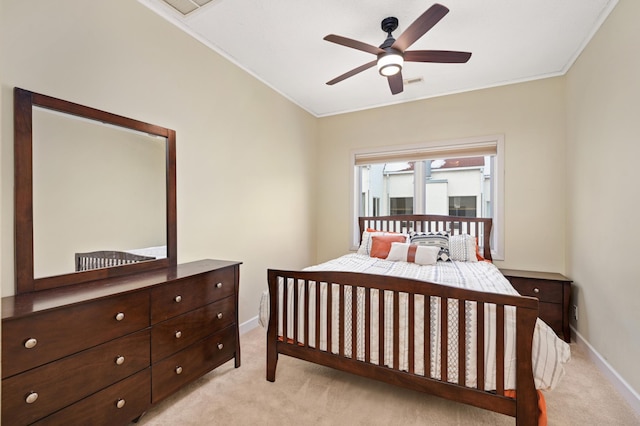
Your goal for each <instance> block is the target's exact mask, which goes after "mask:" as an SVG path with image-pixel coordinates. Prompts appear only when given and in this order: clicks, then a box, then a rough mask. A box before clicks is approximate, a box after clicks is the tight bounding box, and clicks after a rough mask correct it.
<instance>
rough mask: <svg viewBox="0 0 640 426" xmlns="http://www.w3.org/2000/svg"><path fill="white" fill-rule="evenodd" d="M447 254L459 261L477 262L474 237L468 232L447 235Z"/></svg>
mask: <svg viewBox="0 0 640 426" xmlns="http://www.w3.org/2000/svg"><path fill="white" fill-rule="evenodd" d="M449 256H450V257H451V260H457V261H459V262H477V261H478V258H477V257H476V237H474V236H472V235H469V234H457V235H451V236H449Z"/></svg>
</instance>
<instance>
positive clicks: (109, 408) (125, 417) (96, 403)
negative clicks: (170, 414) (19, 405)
mask: <svg viewBox="0 0 640 426" xmlns="http://www.w3.org/2000/svg"><path fill="white" fill-rule="evenodd" d="M119 405H120V407H119ZM150 405H151V369H150V368H147V369H145V370H142V371H140V372H138V373H136V374H135V375H133V376H131V377H129V378H127V379H124V380H122V381H120V382H118V383H116V384H114V385H112V386H109V387H108V388H106V389H104V390H102V391H100V392H97V393H95V394H93V395H91V396H89V397H87V398H85V399H83V400H81V401H79V402H77V403H75V404H73V405H71V406H69V407H67V408H65V409H63V410H60V411H58V412H56V413H55V414H52V415H50V416H48V417H45V418H44V419H42V420H40V421H38V422H36V423H35V424H36V425H38V426H45V425H52V426H53V425H82V424H83V425H92V426H112V425H126V424H129V423H130V422H131V421H132V420H133V419H135V418H136V417H138V416H140V415H141V414H143V413H144V412H145V411H147V409H148V407H149V406H150Z"/></svg>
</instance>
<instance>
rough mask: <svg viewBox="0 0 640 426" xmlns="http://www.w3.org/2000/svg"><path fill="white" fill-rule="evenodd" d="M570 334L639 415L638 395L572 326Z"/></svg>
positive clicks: (639, 397) (639, 403) (639, 400)
mask: <svg viewBox="0 0 640 426" xmlns="http://www.w3.org/2000/svg"><path fill="white" fill-rule="evenodd" d="M571 334H572V337H573V338H574V340H575V342H576V344H577V345H580V346H581V347H583V348H584V349H586V352H587V354H588V356H589V359H590V360H591V361H592V362H593V363H594V364H595V365H596V367H598V370H600V371H601V372H602V374H604V375H605V377H606V378H607V380H609V382H610V383H611V384H612V385H613V387H614V388H615V389H616V390H617V391H618V393H620V395H621V396H622V397H623V398H624V400H625V401H627V403H628V404H629V405H630V406H631V408H632V409H633V410H634V411H635V412H636V413H638V414H640V394H638V392H636V391H635V390H634V389H633V388H632V387H631V386H630V385H629V383H627V382H626V380H624V379H623V378H622V377H621V376H620V375H619V374H618V372H617V371H616V370H614V369H613V367H612V366H611V364H609V363H608V362H607V360H606V359H604V358H603V357H602V355H600V354H599V353H598V351H596V350H595V348H594V347H593V346H591V344H590V343H589V342H588V341H587V340H586V339H585V338H584V337H583V336H582V335H581V334H580V333H578V331H577V330H576V329H575V328H573V326H571Z"/></svg>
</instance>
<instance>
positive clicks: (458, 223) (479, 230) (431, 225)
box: [358, 214, 493, 260]
mask: <svg viewBox="0 0 640 426" xmlns="http://www.w3.org/2000/svg"><path fill="white" fill-rule="evenodd" d="M358 222H359V224H360V238H362V233H363V232H364V231H365V230H366V229H368V228H372V229H376V230H378V231H388V232H403V233H410V232H414V231H415V232H437V231H447V232H449V233H451V234H452V235H457V234H469V235H473V236H474V237H477V238H478V245H479V247H480V250H481V252H482V256H483V257H484V258H485V259H487V260H491V227H492V225H493V222H492V219H491V218H482V217H462V216H441V215H432V214H408V215H407V214H403V215H392V216H361V217H360V218H358Z"/></svg>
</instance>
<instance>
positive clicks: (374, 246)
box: [369, 235, 407, 259]
mask: <svg viewBox="0 0 640 426" xmlns="http://www.w3.org/2000/svg"><path fill="white" fill-rule="evenodd" d="M406 242H407V237H406V236H404V235H373V236H372V237H371V252H370V254H369V256H371V257H379V258H380V259H386V258H387V256H389V251H390V250H391V243H406Z"/></svg>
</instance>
